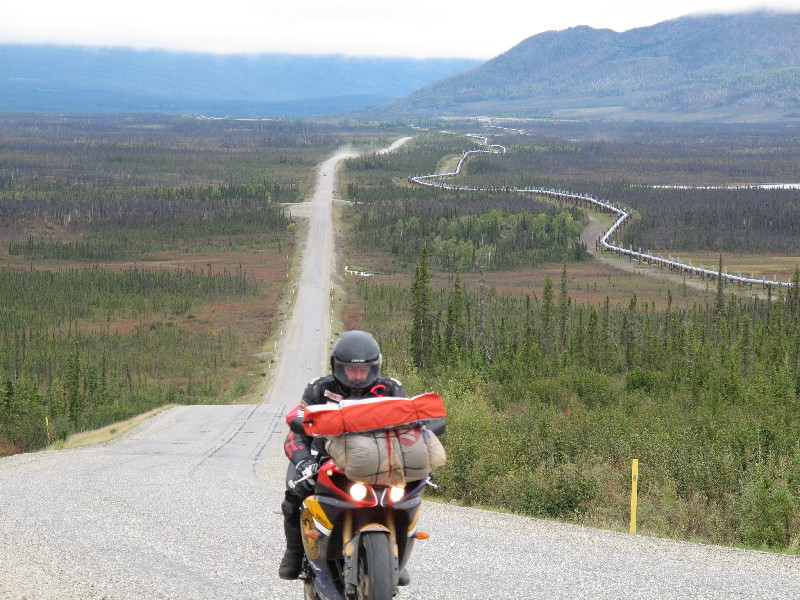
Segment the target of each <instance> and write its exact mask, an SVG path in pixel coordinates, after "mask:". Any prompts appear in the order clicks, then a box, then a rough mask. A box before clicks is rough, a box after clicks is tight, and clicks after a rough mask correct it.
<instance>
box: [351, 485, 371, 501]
mask: <svg viewBox="0 0 800 600" xmlns="http://www.w3.org/2000/svg"><path fill="white" fill-rule="evenodd" d="M367 492H368V490H367V486H365V485H364V484H363V483H354V484H353V485H352V487H351V488H350V496H352V497H353V499H355V500H363V499H364V498H366V497H367Z"/></svg>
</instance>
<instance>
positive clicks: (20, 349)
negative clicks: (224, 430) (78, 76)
mask: <svg viewBox="0 0 800 600" xmlns="http://www.w3.org/2000/svg"><path fill="white" fill-rule="evenodd" d="M0 131H1V132H2V139H3V142H2V145H0V260H2V262H3V264H2V265H0V301H1V302H2V309H0V454H4V453H13V452H18V451H25V450H33V449H36V448H41V447H42V446H44V445H46V444H48V443H52V442H55V441H58V440H61V439H64V438H65V437H66V436H68V435H69V434H71V433H75V432H79V431H83V430H87V429H92V428H97V427H101V426H103V425H106V424H109V423H113V422H116V421H119V420H122V419H126V418H128V417H130V416H132V415H137V414H140V413H142V412H146V411H148V410H150V409H152V408H155V407H158V406H162V405H165V404H170V403H207V402H220V401H231V400H236V399H238V398H241V397H242V396H244V395H245V394H246V393H247V392H248V391H250V390H252V388H253V386H254V383H255V382H257V381H259V380H261V378H262V377H264V376H265V375H266V371H267V365H266V364H264V363H265V362H267V361H268V360H269V357H268V356H266V355H263V354H261V351H262V350H263V346H264V343H265V341H266V339H267V338H268V336H269V335H270V333H271V331H272V328H273V326H275V325H276V324H279V322H278V321H277V318H278V311H279V299H280V296H281V293H282V291H283V288H284V286H285V285H286V281H287V272H288V269H289V264H290V260H291V254H292V251H293V247H294V227H295V226H294V224H293V223H292V222H291V220H290V218H289V217H287V215H286V214H285V213H284V212H283V210H282V209H281V204H282V203H287V202H297V201H299V200H302V199H303V197H304V196H305V195H306V194H307V192H308V190H309V188H310V185H311V182H312V179H313V175H314V168H315V167H316V165H318V164H319V162H321V161H322V160H323V159H324V158H325V157H326V156H328V155H329V154H330V153H331V152H333V151H334V150H335V149H336V148H338V147H340V146H342V145H347V144H359V145H363V146H367V147H369V146H371V145H373V144H375V143H376V142H378V141H380V143H385V140H386V139H387V138H386V137H385V136H386V134H385V133H376V132H375V130H374V129H371V128H364V127H346V126H338V125H337V126H335V127H332V126H325V125H320V124H316V125H315V124H310V123H301V122H297V121H255V120H251V121H234V120H204V119H194V118H183V117H170V116H162V117H159V116H152V115H148V116H144V115H131V116H80V117H77V116H76V117H69V116H46V115H11V114H5V115H2V116H0Z"/></svg>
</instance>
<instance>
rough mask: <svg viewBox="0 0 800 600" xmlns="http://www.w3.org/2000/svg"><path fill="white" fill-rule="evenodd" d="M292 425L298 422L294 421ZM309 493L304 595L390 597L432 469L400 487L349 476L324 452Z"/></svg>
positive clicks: (359, 599)
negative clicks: (426, 475) (359, 480)
mask: <svg viewBox="0 0 800 600" xmlns="http://www.w3.org/2000/svg"><path fill="white" fill-rule="evenodd" d="M291 426H292V427H302V425H297V424H295V423H292V425H291ZM311 478H315V479H316V481H315V484H314V491H313V493H312V495H310V496H308V497H306V498H305V500H304V501H303V505H302V509H301V514H300V527H301V533H302V540H303V546H304V550H305V557H304V560H303V571H302V574H301V579H302V580H303V586H304V593H305V599H306V600H389V599H390V598H392V597H393V596H394V595H395V594H396V592H397V589H398V585H399V583H400V581H399V580H400V574H401V572H402V571H403V569H404V568H405V566H406V564H407V562H408V560H409V557H410V556H411V552H412V550H413V547H414V542H415V541H416V540H423V539H427V538H428V537H429V535H428V534H427V533H425V532H422V531H419V530H418V527H417V525H418V519H419V510H420V505H421V503H422V493H423V491H424V490H425V488H426V487H428V486H432V487H436V485H435V484H434V483H433V481H432V475H429V476H428V477H426V478H424V479H419V480H416V481H409V482H407V483H406V485H405V486H404V487H388V486H379V485H368V484H365V483H360V482H357V481H352V480H351V479H349V478H348V477H347V475H346V474H345V471H344V470H343V469H341V468H339V466H337V464H336V463H335V462H334V460H333V459H332V458H329V457H322V461H321V463H320V465H319V469H318V470H317V472H316V473H313V474H309V475H307V476H306V477H301V478H299V479H297V480H295V481H294V482H292V483H290V485H297V484H300V483H301V482H303V481H304V480H308V479H311Z"/></svg>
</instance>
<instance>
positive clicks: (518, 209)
mask: <svg viewBox="0 0 800 600" xmlns="http://www.w3.org/2000/svg"><path fill="white" fill-rule="evenodd" d="M350 193H351V197H352V198H353V199H356V200H358V199H360V198H361V197H363V196H362V194H360V193H359V190H358V189H355V188H350ZM415 193H416V192H415V190H408V194H407V195H408V196H409V197H410V198H409V199H407V200H406V201H404V202H379V203H375V202H368V203H364V204H363V205H359V206H356V207H354V208H353V212H354V215H353V219H352V223H353V234H354V241H355V245H356V247H357V248H358V249H360V250H367V251H368V250H382V251H386V252H389V253H390V254H391V255H392V256H394V257H395V258H396V259H397V260H398V262H399V264H401V265H405V266H410V265H413V264H414V262H415V261H416V260H417V258H418V257H419V253H420V250H421V249H422V246H423V245H427V248H428V251H429V252H430V255H431V262H432V265H433V266H435V267H436V268H437V269H441V270H444V271H450V272H455V271H460V272H465V271H474V270H480V269H483V270H487V271H496V270H507V269H515V268H520V267H529V266H539V265H541V264H543V263H545V262H552V261H559V260H561V259H562V258H563V257H564V256H565V255H566V256H568V257H569V259H570V260H581V259H583V258H585V257H586V248H585V246H584V245H582V244H581V243H580V241H579V239H578V238H579V236H580V232H581V230H582V229H583V220H584V219H585V214H584V213H583V212H582V211H580V210H578V209H576V208H573V207H567V208H564V209H563V210H561V209H559V208H556V207H553V206H550V205H547V204H544V203H537V202H534V201H531V200H530V199H524V198H519V197H515V196H508V195H506V196H503V195H499V196H490V197H486V195H482V194H471V193H461V194H459V193H454V194H451V193H447V194H442V193H441V192H439V196H440V198H439V199H438V200H427V199H426V200H421V199H413V196H414V195H415Z"/></svg>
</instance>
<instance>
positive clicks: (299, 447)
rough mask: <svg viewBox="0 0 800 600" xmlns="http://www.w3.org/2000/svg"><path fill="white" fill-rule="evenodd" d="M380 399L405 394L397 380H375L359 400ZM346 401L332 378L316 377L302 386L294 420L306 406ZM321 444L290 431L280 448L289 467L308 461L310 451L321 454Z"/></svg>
mask: <svg viewBox="0 0 800 600" xmlns="http://www.w3.org/2000/svg"><path fill="white" fill-rule="evenodd" d="M381 396H388V397H392V396H394V397H399V398H405V397H406V391H405V390H404V389H403V384H402V383H400V382H399V381H397V379H392V378H391V377H378V379H376V380H375V384H374V385H373V386H372V388H370V390H369V391H368V392H367V393H366V394H364V395H363V396H360V397H361V398H378V397H381ZM346 398H348V395H347V392H346V391H345V390H344V389H343V388H342V386H341V385H340V384H339V382H338V381H337V380H336V378H335V377H334V376H333V375H325V376H324V377H318V378H317V379H315V380H314V381H312V382H311V383H309V384H308V385H307V386H306V390H305V391H304V392H303V399H302V400H301V401H300V406H299V407H298V413H297V417H302V416H303V410H304V409H305V407H306V406H310V405H315V404H327V403H328V402H339V401H341V400H345V399H346ZM297 417H295V418H297ZM324 444H325V439H324V438H313V437H311V436H310V435H306V434H305V433H295V432H293V431H290V432H289V435H287V436H286V441H285V442H284V444H283V449H284V451H285V452H286V456H287V457H289V460H290V461H292V464H294V465H296V464H298V463H299V462H300V461H303V460H306V459H308V458H311V457H312V454H311V450H312V449H313V450H316V451H318V452H322V453H324V451H325V450H324Z"/></svg>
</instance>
